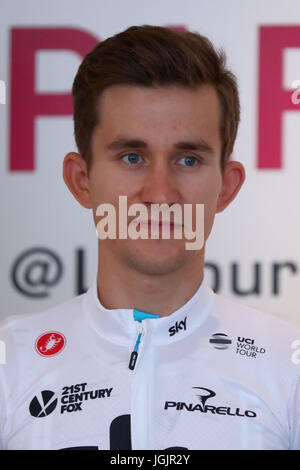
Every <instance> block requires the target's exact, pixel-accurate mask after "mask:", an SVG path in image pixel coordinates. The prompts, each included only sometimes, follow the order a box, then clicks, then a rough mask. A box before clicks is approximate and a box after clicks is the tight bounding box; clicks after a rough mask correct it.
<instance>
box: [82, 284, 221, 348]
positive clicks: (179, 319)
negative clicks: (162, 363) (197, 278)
mask: <svg viewBox="0 0 300 470" xmlns="http://www.w3.org/2000/svg"><path fill="white" fill-rule="evenodd" d="M215 297H216V296H215V294H214V292H213V291H212V289H211V288H210V287H208V285H207V282H206V279H205V276H204V278H203V281H202V283H201V285H200V287H199V288H198V290H197V291H196V292H195V294H194V295H193V297H191V299H190V300H188V302H186V303H185V304H184V305H183V306H182V307H181V308H179V309H178V310H176V311H175V312H173V313H172V314H171V315H168V316H166V317H159V318H151V317H149V318H146V317H145V316H144V315H142V316H140V317H138V316H137V315H136V312H134V309H107V308H105V307H104V306H103V305H102V304H101V302H100V300H99V298H98V294H97V277H96V278H94V280H93V283H92V284H91V287H90V288H89V289H88V291H87V292H86V293H85V294H83V296H82V298H83V309H84V311H85V313H86V315H87V316H88V318H89V321H90V322H91V323H92V325H93V328H94V329H96V330H97V331H98V333H99V334H100V335H101V336H103V337H105V338H106V340H108V341H111V342H114V343H117V344H123V345H128V344H131V343H132V341H133V339H134V338H135V336H136V333H137V328H138V325H139V324H142V325H143V329H144V331H145V334H147V336H149V335H151V341H153V342H154V343H156V344H167V343H172V342H176V341H179V340H181V339H183V338H184V337H186V336H188V335H190V334H191V333H193V332H194V331H195V330H196V329H197V328H198V327H200V326H201V325H202V324H203V323H204V321H205V320H206V318H207V317H208V316H209V314H210V313H211V311H212V309H213V305H214V302H215ZM155 314H159V312H155ZM134 317H135V318H137V319H141V318H143V317H144V319H143V320H140V321H139V320H135V319H134Z"/></svg>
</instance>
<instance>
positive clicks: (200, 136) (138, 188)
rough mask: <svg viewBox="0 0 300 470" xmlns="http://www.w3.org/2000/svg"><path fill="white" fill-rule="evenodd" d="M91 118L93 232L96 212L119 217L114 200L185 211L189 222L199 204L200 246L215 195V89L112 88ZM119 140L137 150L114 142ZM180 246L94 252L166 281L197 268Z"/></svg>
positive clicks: (120, 243) (129, 245)
mask: <svg viewBox="0 0 300 470" xmlns="http://www.w3.org/2000/svg"><path fill="white" fill-rule="evenodd" d="M98 111H99V112H100V122H99V125H98V126H97V128H96V129H95V131H94V133H93V138H92V155H93V163H92V167H91V170H90V174H89V186H90V194H91V201H92V206H93V214H94V220H95V225H96V224H97V223H98V221H99V220H100V219H99V217H98V216H96V209H97V207H98V205H99V204H103V203H110V204H113V205H114V206H115V208H116V213H117V215H118V202H119V196H120V195H122V196H127V204H128V207H129V206H130V205H132V204H134V203H141V204H144V205H145V206H147V208H150V206H151V204H162V203H166V204H168V205H169V206H171V205H172V204H174V203H177V204H179V205H180V206H181V207H182V208H184V204H192V205H193V215H194V214H195V205H196V204H204V205H205V209H204V211H205V212H204V213H205V218H204V220H205V222H204V225H205V236H204V238H205V240H206V239H207V238H208V236H209V233H210V231H211V228H212V225H213V220H214V216H215V213H216V211H217V203H218V196H219V194H220V192H221V189H222V173H221V168H220V155H221V137H220V105H219V101H218V97H217V93H216V91H215V90H214V88H213V87H211V86H208V85H206V86H202V87H199V88H198V89H197V90H193V91H192V90H190V89H186V88H180V87H176V86H169V87H161V88H144V87H136V86H127V85H126V86H125V85H120V86H119V85H118V86H112V87H110V88H107V89H106V90H105V91H104V92H103V94H102V96H101V99H100V102H99V109H98ZM125 140H126V141H129V140H130V141H140V142H131V143H125V142H123V143H122V142H120V141H125ZM142 142H144V143H142ZM183 142H184V143H186V144H183ZM179 143H181V144H180V148H179ZM191 144H195V149H193V148H192V145H191ZM133 218H134V217H131V218H129V219H128V220H129V221H130V220H132V219H133ZM149 218H150V210H149ZM117 220H118V218H117ZM193 227H194V228H195V225H194V224H193ZM183 233H184V232H183ZM117 234H118V232H117ZM187 241H188V240H187V239H185V238H184V237H183V239H181V240H178V239H174V238H173V237H171V239H168V240H166V239H162V238H161V237H160V238H159V239H158V240H153V239H151V238H149V239H147V240H144V239H137V240H133V239H129V238H128V239H125V240H122V239H121V240H118V239H115V240H114V239H106V240H101V241H100V242H99V243H100V256H101V250H110V252H111V254H112V255H113V256H116V257H117V258H118V260H119V261H121V262H122V263H125V264H126V265H127V266H128V268H130V269H135V270H138V271H139V272H141V273H145V274H167V273H171V272H174V271H176V270H177V269H178V268H180V267H182V266H184V265H185V264H186V263H188V262H191V261H192V260H194V261H195V259H196V258H197V257H198V258H197V260H199V253H200V252H199V251H196V250H186V248H185V243H186V242H187ZM195 257H196V258H195Z"/></svg>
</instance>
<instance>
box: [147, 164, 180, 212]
mask: <svg viewBox="0 0 300 470" xmlns="http://www.w3.org/2000/svg"><path fill="white" fill-rule="evenodd" d="M141 199H142V203H143V204H146V205H149V204H168V205H169V206H171V205H172V204H174V203H179V202H180V192H179V188H178V181H177V179H176V175H175V174H174V172H173V171H172V169H171V168H170V167H169V165H168V164H167V163H166V162H158V163H155V164H153V165H152V166H151V168H149V169H148V171H147V172H146V173H145V175H144V180H143V187H142V192H141Z"/></svg>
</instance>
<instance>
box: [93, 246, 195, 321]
mask: <svg viewBox="0 0 300 470" xmlns="http://www.w3.org/2000/svg"><path fill="white" fill-rule="evenodd" d="M99 253H100V250H99ZM107 267H109V269H107ZM203 272H204V249H202V250H201V252H199V254H198V255H197V256H195V257H194V259H193V260H192V261H191V260H190V262H188V263H186V264H185V265H184V266H182V267H181V268H180V269H178V270H176V271H174V272H172V273H168V274H163V275H160V274H143V273H140V272H138V271H136V270H133V269H129V268H128V266H125V265H124V264H122V262H121V261H120V260H119V259H118V258H117V259H116V258H115V257H113V255H111V253H109V252H107V251H106V250H103V249H102V248H101V257H100V256H98V276H97V286H98V298H99V300H100V302H101V304H102V305H103V306H104V307H105V308H107V309H121V308H123V309H137V310H141V311H143V312H147V313H154V314H157V315H159V316H161V317H163V316H167V315H170V314H172V313H173V312H175V311H176V310H178V309H179V308H181V307H182V306H183V305H184V304H185V303H186V302H187V301H188V300H190V299H191V298H192V297H193V295H194V294H195V293H196V291H197V290H198V289H199V287H200V285H201V283H202V280H203Z"/></svg>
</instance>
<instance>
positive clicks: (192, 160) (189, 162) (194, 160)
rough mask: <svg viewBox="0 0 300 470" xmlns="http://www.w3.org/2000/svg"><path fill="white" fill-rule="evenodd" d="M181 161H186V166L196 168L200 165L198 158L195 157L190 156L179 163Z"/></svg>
mask: <svg viewBox="0 0 300 470" xmlns="http://www.w3.org/2000/svg"><path fill="white" fill-rule="evenodd" d="M181 160H184V161H185V164H186V165H185V166H195V165H197V164H198V159H197V158H196V157H193V156H190V157H183V158H181V159H180V160H179V162H180V161H181Z"/></svg>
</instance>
